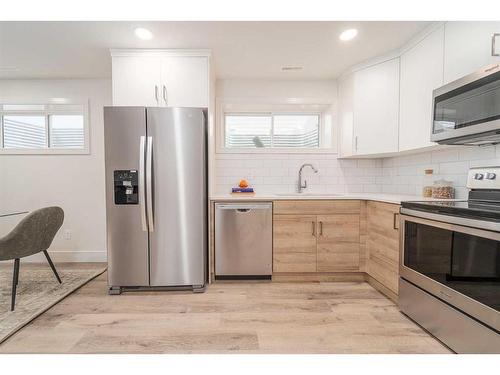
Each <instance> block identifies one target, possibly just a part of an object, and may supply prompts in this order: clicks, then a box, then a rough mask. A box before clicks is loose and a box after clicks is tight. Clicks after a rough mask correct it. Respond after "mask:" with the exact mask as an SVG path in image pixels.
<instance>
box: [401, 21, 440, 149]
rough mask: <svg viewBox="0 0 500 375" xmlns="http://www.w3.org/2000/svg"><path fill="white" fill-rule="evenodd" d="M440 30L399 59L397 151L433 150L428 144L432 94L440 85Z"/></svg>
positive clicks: (430, 144) (429, 143) (432, 143)
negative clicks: (399, 84)
mask: <svg viewBox="0 0 500 375" xmlns="http://www.w3.org/2000/svg"><path fill="white" fill-rule="evenodd" d="M443 51H444V26H441V27H440V28H438V29H437V30H434V31H433V32H432V33H430V34H429V35H427V36H426V37H425V38H423V39H422V40H421V41H420V42H419V43H417V44H416V45H415V46H413V47H412V48H410V49H409V50H407V51H405V52H404V53H403V54H402V55H401V87H400V106H399V112H400V114H399V151H409V150H415V149H419V148H426V147H430V146H434V145H435V143H434V142H431V141H430V131H431V123H432V91H433V90H434V89H436V88H438V87H440V86H442V85H443V58H442V56H443Z"/></svg>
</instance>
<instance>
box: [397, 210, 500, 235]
mask: <svg viewBox="0 0 500 375" xmlns="http://www.w3.org/2000/svg"><path fill="white" fill-rule="evenodd" d="M400 212H401V214H403V215H408V216H410V217H418V218H422V219H428V220H431V222H432V223H434V222H441V223H444V224H449V225H456V226H458V227H459V228H463V227H467V228H477V229H478V230H482V229H484V230H489V231H494V232H500V223H496V222H494V221H486V220H476V219H469V218H466V217H458V216H451V215H442V214H435V213H431V212H424V211H418V210H412V209H409V208H404V207H401V209H400ZM479 228H480V229H479ZM457 231H458V232H460V231H461V230H460V229H458V230H457ZM462 231H463V230H462ZM465 233H467V232H465Z"/></svg>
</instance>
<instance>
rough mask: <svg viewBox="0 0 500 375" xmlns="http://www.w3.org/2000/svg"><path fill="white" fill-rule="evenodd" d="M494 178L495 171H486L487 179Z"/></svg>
mask: <svg viewBox="0 0 500 375" xmlns="http://www.w3.org/2000/svg"><path fill="white" fill-rule="evenodd" d="M495 178H497V175H496V173H491V172H488V173H486V179H487V180H494V179H495Z"/></svg>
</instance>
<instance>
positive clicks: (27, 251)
mask: <svg viewBox="0 0 500 375" xmlns="http://www.w3.org/2000/svg"><path fill="white" fill-rule="evenodd" d="M63 221H64V211H63V209H62V208H61V207H45V208H41V209H39V210H36V211H33V212H31V213H30V214H29V215H27V216H26V217H25V218H23V219H22V220H21V221H20V222H19V224H17V225H16V227H15V228H14V229H13V230H12V231H11V232H10V233H9V234H7V235H6V236H5V237H3V238H0V260H8V259H16V258H23V257H26V256H29V255H32V254H36V253H38V252H40V251H44V250H47V249H48V248H49V246H50V245H51V243H52V240H53V239H54V237H55V235H56V233H57V231H58V230H59V228H61V225H62V223H63Z"/></svg>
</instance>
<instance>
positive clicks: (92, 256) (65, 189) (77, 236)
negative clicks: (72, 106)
mask: <svg viewBox="0 0 500 375" xmlns="http://www.w3.org/2000/svg"><path fill="white" fill-rule="evenodd" d="M54 97H57V98H68V99H70V100H72V101H75V102H77V101H82V102H83V101H88V102H89V115H90V118H89V119H90V154H89V155H0V212H4V211H7V212H9V211H17V210H33V209H36V208H40V207H44V206H49V205H58V206H61V207H62V208H63V209H64V211H65V220H64V224H63V226H62V228H61V230H60V231H59V233H58V234H57V236H56V238H55V239H54V242H53V244H52V246H51V248H50V252H51V254H53V258H54V260H56V261H105V260H106V221H105V220H106V218H105V207H106V204H105V186H104V128H103V126H104V125H103V109H102V108H103V106H105V105H111V81H110V80H108V79H74V80H73V79H63V80H0V102H4V101H8V102H15V101H21V102H30V101H31V102H33V103H37V102H46V101H47V100H48V99H50V98H54ZM17 220H19V217H17V218H16V217H12V218H10V219H4V220H2V219H0V236H1V235H3V234H5V233H6V232H7V231H8V230H9V229H10V228H11V227H12V226H13V225H15V223H16V222H17ZM65 230H71V232H72V236H71V239H69V240H66V239H64V236H63V234H64V232H65ZM36 259H41V258H40V257H36ZM36 259H35V260H36Z"/></svg>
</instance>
